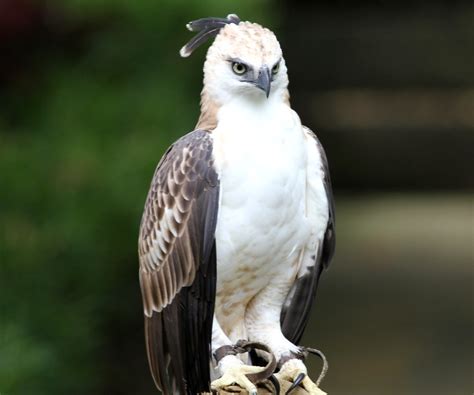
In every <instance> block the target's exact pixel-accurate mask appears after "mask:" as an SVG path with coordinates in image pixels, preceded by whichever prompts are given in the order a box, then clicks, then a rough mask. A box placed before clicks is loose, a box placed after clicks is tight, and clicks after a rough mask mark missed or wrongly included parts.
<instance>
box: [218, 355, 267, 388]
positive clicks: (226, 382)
mask: <svg viewBox="0 0 474 395" xmlns="http://www.w3.org/2000/svg"><path fill="white" fill-rule="evenodd" d="M219 370H220V371H221V372H222V373H223V374H222V377H220V378H218V379H217V380H214V381H213V382H212V383H211V388H212V389H213V390H215V391H217V392H219V391H220V390H223V389H227V388H228V387H230V386H232V385H235V384H236V385H238V386H239V387H241V388H242V389H244V390H247V391H248V393H249V394H250V395H257V387H256V386H255V384H253V383H252V382H251V381H250V380H249V379H248V377H247V376H246V375H247V374H252V373H261V372H263V371H264V370H265V367H260V366H249V365H245V364H244V363H243V362H242V361H241V360H240V359H239V358H237V357H236V356H234V355H227V356H226V357H224V358H222V359H221V360H220V362H219Z"/></svg>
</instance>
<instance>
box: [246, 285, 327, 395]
mask: <svg viewBox="0 0 474 395" xmlns="http://www.w3.org/2000/svg"><path fill="white" fill-rule="evenodd" d="M289 289H290V283H289V282H288V280H287V279H273V280H272V282H271V284H269V285H268V286H267V287H266V288H264V289H263V290H262V291H260V293H258V294H257V295H256V296H255V297H254V298H253V299H252V300H251V302H250V303H249V305H248V307H247V311H246V314H245V325H246V328H247V333H248V337H249V340H251V341H257V342H261V343H264V344H266V345H267V346H268V347H269V348H270V349H271V351H272V352H273V353H274V355H275V357H276V358H277V361H278V365H279V366H280V372H279V373H278V374H277V377H278V379H283V380H289V381H292V382H293V381H295V380H296V379H297V377H298V376H300V375H301V374H303V375H304V378H303V380H302V381H301V385H302V386H303V388H304V389H306V391H308V392H309V393H310V394H317V395H322V394H324V392H323V391H321V390H320V389H319V388H318V387H317V386H316V384H314V383H313V382H312V381H311V380H310V379H309V377H308V376H307V373H308V372H307V369H306V366H305V365H304V363H303V361H302V360H301V352H300V350H299V348H298V346H296V345H294V344H293V343H291V342H290V341H289V340H288V339H286V338H285V336H284V335H283V333H282V331H281V324H280V313H281V308H282V306H283V303H284V301H285V298H286V295H287V294H288V292H289Z"/></svg>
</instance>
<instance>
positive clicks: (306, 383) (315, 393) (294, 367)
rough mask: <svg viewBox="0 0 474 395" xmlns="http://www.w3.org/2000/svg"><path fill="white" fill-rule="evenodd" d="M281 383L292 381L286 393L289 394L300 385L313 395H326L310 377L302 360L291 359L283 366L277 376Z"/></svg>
mask: <svg viewBox="0 0 474 395" xmlns="http://www.w3.org/2000/svg"><path fill="white" fill-rule="evenodd" d="M275 376H276V377H277V379H278V380H279V381H283V380H286V381H290V382H292V383H293V384H294V385H292V386H291V387H290V388H289V390H288V391H287V392H286V393H287V394H289V393H290V392H291V391H293V389H294V388H295V387H297V386H298V385H300V386H301V387H303V388H304V389H305V390H306V391H307V392H308V393H309V394H311V395H326V393H325V392H324V391H322V390H321V389H320V388H319V387H318V386H317V385H316V384H315V383H313V381H311V379H310V378H309V377H308V371H307V369H306V366H305V365H304V363H303V361H301V360H300V359H296V358H295V359H290V360H288V361H287V362H285V363H284V364H283V366H282V367H281V369H280V371H279V372H278V373H277V374H275Z"/></svg>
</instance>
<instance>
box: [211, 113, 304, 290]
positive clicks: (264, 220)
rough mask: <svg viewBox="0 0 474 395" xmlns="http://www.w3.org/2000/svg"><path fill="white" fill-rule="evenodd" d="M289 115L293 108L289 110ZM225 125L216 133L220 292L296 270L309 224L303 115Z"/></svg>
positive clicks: (259, 283)
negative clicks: (301, 119)
mask: <svg viewBox="0 0 474 395" xmlns="http://www.w3.org/2000/svg"><path fill="white" fill-rule="evenodd" d="M290 115H291V114H290ZM278 121H279V119H278V118H276V119H272V121H271V122H269V123H267V124H264V123H261V122H260V123H259V122H255V123H254V124H253V125H248V124H247V126H246V128H245V130H243V129H242V125H240V127H236V125H235V124H234V125H231V124H227V123H225V122H224V123H222V124H220V125H219V126H218V128H217V129H216V130H215V131H214V133H213V135H214V136H213V138H214V151H215V161H216V167H217V169H218V173H219V176H220V204H219V214H218V221H217V229H216V246H217V270H218V284H217V291H218V296H219V293H220V290H221V289H225V290H226V292H229V289H233V288H235V290H236V291H238V292H245V291H242V290H243V289H249V290H250V291H249V292H248V295H247V296H248V297H251V296H253V295H252V293H254V292H256V291H258V290H259V289H261V288H262V287H264V286H265V285H266V284H267V283H268V281H269V280H270V279H271V278H272V277H273V276H275V275H283V276H288V277H291V276H293V275H294V273H295V270H296V266H295V263H296V261H297V259H298V255H299V253H300V251H301V249H302V247H303V246H304V245H305V243H306V242H307V240H308V237H309V234H310V230H309V224H308V221H307V218H306V216H305V192H306V191H305V189H306V162H307V158H306V148H305V142H304V135H303V131H302V129H301V125H299V122H298V121H299V120H297V121H294V120H293V119H291V118H290V120H288V119H287V120H281V119H280V122H278Z"/></svg>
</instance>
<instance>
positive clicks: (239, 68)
mask: <svg viewBox="0 0 474 395" xmlns="http://www.w3.org/2000/svg"><path fill="white" fill-rule="evenodd" d="M232 71H233V72H234V73H235V74H238V75H242V74H245V72H246V71H247V66H246V65H244V64H243V63H239V62H232Z"/></svg>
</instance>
